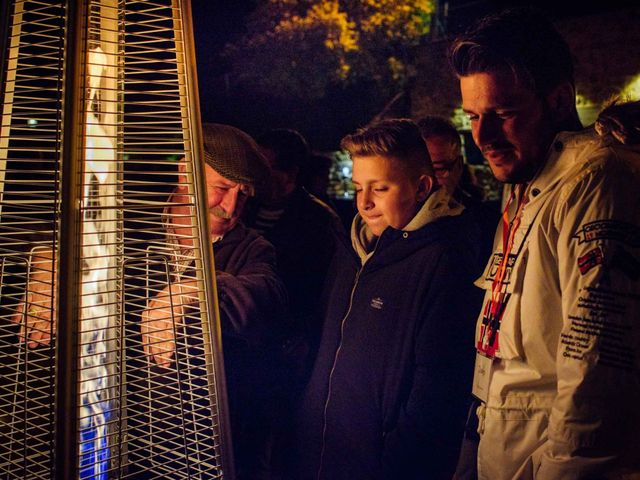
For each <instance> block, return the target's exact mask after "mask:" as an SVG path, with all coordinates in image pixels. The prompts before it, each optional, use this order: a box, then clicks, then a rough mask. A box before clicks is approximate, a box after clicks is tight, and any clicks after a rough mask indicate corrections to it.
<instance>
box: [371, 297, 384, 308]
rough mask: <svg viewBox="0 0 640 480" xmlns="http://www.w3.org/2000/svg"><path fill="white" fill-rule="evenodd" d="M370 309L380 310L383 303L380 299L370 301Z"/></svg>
mask: <svg viewBox="0 0 640 480" xmlns="http://www.w3.org/2000/svg"><path fill="white" fill-rule="evenodd" d="M370 305H371V308H375V309H376V310H382V307H384V302H383V301H382V299H381V298H380V297H375V298H372V299H371V304H370Z"/></svg>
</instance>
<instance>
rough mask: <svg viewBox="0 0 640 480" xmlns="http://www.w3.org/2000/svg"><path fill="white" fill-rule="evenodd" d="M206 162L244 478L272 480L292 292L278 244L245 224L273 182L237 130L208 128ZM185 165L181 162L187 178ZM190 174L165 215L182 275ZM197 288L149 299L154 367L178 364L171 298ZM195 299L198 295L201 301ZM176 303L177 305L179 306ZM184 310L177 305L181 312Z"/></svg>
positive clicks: (147, 324)
mask: <svg viewBox="0 0 640 480" xmlns="http://www.w3.org/2000/svg"><path fill="white" fill-rule="evenodd" d="M203 136H204V149H205V152H204V160H205V163H206V165H205V175H206V185H207V201H208V207H209V219H210V227H211V236H212V240H213V251H214V257H215V264H216V282H217V287H218V300H219V309H220V320H221V329H222V339H223V347H224V361H225V373H226V377H227V390H228V394H229V405H230V410H231V427H232V435H233V442H234V453H235V463H236V469H237V471H238V478H240V479H242V478H251V479H257V478H268V476H267V473H266V471H267V470H268V466H267V462H268V458H267V455H266V451H267V448H266V445H267V443H268V430H269V426H268V417H269V412H268V411H267V410H268V408H266V407H265V405H268V404H269V403H270V401H271V398H272V397H273V393H274V388H277V386H275V385H273V382H274V380H273V378H272V373H271V372H270V371H269V370H272V367H273V363H274V361H275V360H274V358H273V356H274V353H273V352H274V351H275V350H274V348H273V346H274V345H276V344H277V342H278V341H279V338H281V336H282V335H284V333H285V332H286V328H287V326H286V325H285V324H284V319H285V318H286V317H285V315H284V311H285V308H286V293H285V288H284V286H283V284H282V282H281V280H280V279H279V277H278V276H277V274H276V270H275V258H276V257H275V251H274V249H273V246H272V245H271V244H270V243H269V242H267V241H266V240H265V239H264V238H262V237H261V236H260V235H259V234H258V233H257V232H255V231H253V230H251V229H248V228H246V227H245V226H244V225H243V224H242V223H240V222H239V218H240V215H241V214H242V211H243V208H244V206H245V202H246V200H247V198H248V197H249V196H251V195H254V194H255V193H256V192H259V191H260V190H261V188H262V187H263V186H264V185H265V184H266V181H267V179H268V176H269V173H270V172H269V166H268V164H267V162H266V160H265V159H264V157H263V156H262V154H261V153H260V152H259V151H258V148H257V146H256V144H255V142H254V141H253V139H252V138H251V137H250V136H249V135H247V134H246V133H244V132H242V131H241V130H238V129H237V128H234V127H231V126H227V125H220V124H204V125H203ZM184 168H185V165H184V163H182V164H181V165H180V173H184ZM186 195H187V187H186V181H185V179H184V176H183V175H180V180H179V182H178V186H177V187H176V189H175V191H174V192H173V193H172V194H171V198H170V204H171V206H170V207H169V208H167V210H166V211H165V229H166V232H167V240H168V243H169V244H170V245H172V246H173V249H174V254H175V262H173V265H174V270H175V272H174V273H175V275H174V277H175V278H176V279H177V278H180V277H181V271H184V269H185V268H186V267H187V265H189V263H190V262H191V259H192V255H191V254H190V252H191V251H192V249H193V243H192V242H193V239H192V234H191V228H192V224H191V218H192V216H191V215H190V212H189V211H188V207H185V205H188V204H189V202H188V201H187V198H186ZM192 285H193V283H192V282H189V281H188V280H187V281H185V280H179V281H174V283H172V284H171V286H170V287H167V288H166V289H165V290H164V291H163V292H160V294H159V295H157V296H156V297H155V298H153V299H150V301H149V302H148V304H147V310H146V311H145V312H144V313H143V317H142V323H141V326H142V333H143V342H144V343H145V350H146V352H147V353H148V354H149V355H151V356H152V357H153V359H154V360H155V362H157V363H158V364H159V365H162V366H169V365H170V364H171V363H172V362H173V358H174V350H175V340H174V338H173V328H170V327H168V326H167V322H170V321H171V320H167V319H168V318H172V317H173V318H182V316H183V315H182V314H183V312H182V311H178V312H176V311H174V312H173V315H170V312H169V309H170V306H169V299H170V296H169V288H171V293H172V295H182V296H183V299H182V301H181V302H177V303H178V304H179V305H180V304H183V303H189V301H188V299H187V301H186V302H185V300H184V296H189V295H190V292H191V294H192V295H194V296H195V293H193V292H195V289H194V288H193V286H192ZM194 300H195V298H194ZM174 305H175V303H174ZM176 308H177V309H179V308H181V307H180V306H178V307H176V306H174V309H176Z"/></svg>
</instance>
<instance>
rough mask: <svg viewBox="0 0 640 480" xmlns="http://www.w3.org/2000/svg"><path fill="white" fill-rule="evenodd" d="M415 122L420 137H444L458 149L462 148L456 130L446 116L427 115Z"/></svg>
mask: <svg viewBox="0 0 640 480" xmlns="http://www.w3.org/2000/svg"><path fill="white" fill-rule="evenodd" d="M416 123H417V124H418V128H420V133H422V138H424V139H425V140H427V139H429V138H431V137H444V138H448V139H449V140H450V141H451V143H452V144H453V145H455V146H456V147H457V148H458V149H461V148H462V141H461V140H460V134H459V133H458V130H456V127H455V126H454V125H453V123H451V122H450V121H449V120H447V119H446V118H444V117H439V116H437V115H427V116H425V117H422V118H421V119H420V120H418V121H417V122H416Z"/></svg>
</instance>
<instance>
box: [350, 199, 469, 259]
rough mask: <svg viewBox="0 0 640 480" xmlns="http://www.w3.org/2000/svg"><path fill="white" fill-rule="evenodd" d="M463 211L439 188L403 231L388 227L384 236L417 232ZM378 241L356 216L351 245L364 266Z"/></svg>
mask: <svg viewBox="0 0 640 480" xmlns="http://www.w3.org/2000/svg"><path fill="white" fill-rule="evenodd" d="M463 210H464V207H463V206H462V205H461V204H460V203H458V202H457V201H456V200H454V199H453V198H452V197H451V196H450V195H449V194H448V193H447V191H446V190H445V189H444V188H438V189H437V190H435V191H434V192H432V193H431V195H429V197H428V198H427V200H426V201H425V202H424V204H423V205H422V207H421V208H420V210H418V213H416V215H415V216H414V217H413V219H411V221H410V222H409V223H408V224H407V225H406V226H405V227H404V228H403V229H402V230H397V229H394V228H393V227H387V229H386V230H385V231H384V232H382V235H383V236H388V234H389V232H398V233H400V232H415V231H417V230H419V229H421V228H423V227H424V226H426V225H428V224H430V223H433V222H435V221H436V220H438V219H440V218H443V217H450V216H457V215H460V214H461V213H462V211H463ZM378 240H379V237H376V236H375V235H374V234H373V233H372V232H371V230H370V229H369V227H368V226H367V224H366V223H365V222H364V220H362V217H361V216H360V214H359V213H358V214H356V216H355V217H354V219H353V222H352V224H351V244H352V246H353V249H354V250H355V252H356V253H357V255H358V257H359V258H360V261H361V262H362V264H364V263H365V262H366V261H367V260H368V259H369V258H370V257H371V256H372V255H373V252H374V251H375V249H376V245H377V244H378Z"/></svg>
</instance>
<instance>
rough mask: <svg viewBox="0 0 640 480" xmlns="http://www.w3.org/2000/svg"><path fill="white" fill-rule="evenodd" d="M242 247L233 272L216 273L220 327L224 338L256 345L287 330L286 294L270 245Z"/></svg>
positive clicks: (260, 241)
mask: <svg viewBox="0 0 640 480" xmlns="http://www.w3.org/2000/svg"><path fill="white" fill-rule="evenodd" d="M244 248H245V251H244V252H243V254H242V257H241V258H240V259H238V260H237V262H236V265H234V268H233V273H229V272H224V271H221V270H217V271H216V283H217V289H218V301H219V308H220V319H221V328H222V333H223V334H224V335H228V336H234V337H239V338H242V339H244V340H245V341H247V342H249V343H251V344H254V345H259V344H263V343H265V342H267V341H269V340H273V339H274V338H278V337H279V335H280V334H282V333H283V331H284V330H285V329H286V323H287V317H286V308H287V293H286V290H285V287H284V284H283V283H282V281H281V280H280V277H278V275H277V273H276V268H275V262H276V260H275V258H276V257H275V250H274V248H273V246H272V245H271V244H270V243H268V242H267V241H266V240H264V239H262V238H259V239H258V240H257V241H256V240H254V241H253V242H251V243H250V244H249V245H246V246H244Z"/></svg>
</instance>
